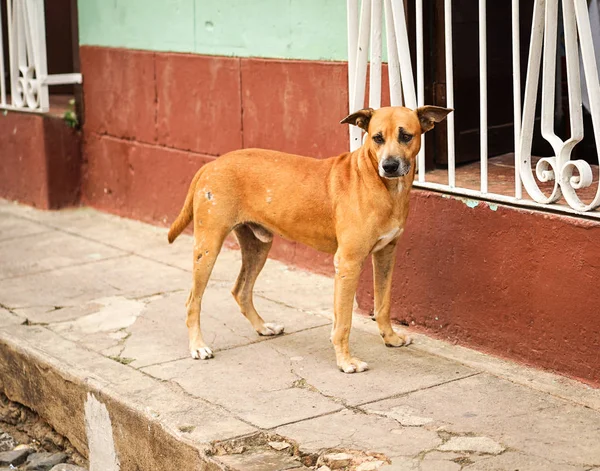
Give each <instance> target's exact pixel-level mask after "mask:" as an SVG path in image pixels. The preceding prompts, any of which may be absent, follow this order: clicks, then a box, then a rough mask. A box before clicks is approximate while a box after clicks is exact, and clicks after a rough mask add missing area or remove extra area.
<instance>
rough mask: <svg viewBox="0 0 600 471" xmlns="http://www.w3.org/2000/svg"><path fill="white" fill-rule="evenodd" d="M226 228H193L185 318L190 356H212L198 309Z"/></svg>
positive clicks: (203, 358)
mask: <svg viewBox="0 0 600 471" xmlns="http://www.w3.org/2000/svg"><path fill="white" fill-rule="evenodd" d="M227 233H228V231H227V230H214V229H213V230H212V231H207V230H204V229H202V230H198V229H197V228H195V230H194V269H193V275H192V276H193V279H192V290H191V292H190V295H189V298H188V300H187V303H186V305H187V318H186V321H185V323H186V325H187V328H188V334H189V340H190V353H191V355H192V358H196V359H198V358H200V359H202V360H206V359H208V358H212V357H213V352H212V350H211V349H210V348H209V347H208V345H206V343H205V342H204V339H203V338H202V331H201V329H200V310H201V304H202V296H203V295H204V290H205V289H206V284H207V283H208V279H209V278H210V274H211V272H212V269H213V267H214V265H215V261H216V260H217V256H218V255H219V252H220V251H221V246H222V245H223V241H224V240H225V237H226V236H227Z"/></svg>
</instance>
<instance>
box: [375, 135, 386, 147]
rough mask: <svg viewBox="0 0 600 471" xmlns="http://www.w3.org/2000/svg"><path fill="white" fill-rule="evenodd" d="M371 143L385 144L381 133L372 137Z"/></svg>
mask: <svg viewBox="0 0 600 471" xmlns="http://www.w3.org/2000/svg"><path fill="white" fill-rule="evenodd" d="M373 141H374V142H375V144H379V145H381V144H383V143H384V142H385V139H384V138H383V136H382V135H381V133H378V134H375V135H374V136H373Z"/></svg>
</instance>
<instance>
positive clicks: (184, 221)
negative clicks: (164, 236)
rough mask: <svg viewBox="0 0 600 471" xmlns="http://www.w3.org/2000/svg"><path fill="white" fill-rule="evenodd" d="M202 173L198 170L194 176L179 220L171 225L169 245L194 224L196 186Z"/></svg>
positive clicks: (178, 217)
mask: <svg viewBox="0 0 600 471" xmlns="http://www.w3.org/2000/svg"><path fill="white" fill-rule="evenodd" d="M201 173H202V169H200V170H198V171H197V172H196V175H194V178H193V179H192V183H190V189H189V190H188V193H187V196H186V197H185V203H183V208H181V211H180V213H179V216H177V219H175V221H174V222H173V224H171V228H170V229H169V244H172V243H173V241H174V240H175V239H177V236H179V234H181V233H182V232H183V230H184V229H185V228H186V227H187V225H188V224H189V223H190V222H192V219H193V217H194V192H195V191H196V184H197V183H198V179H199V178H200V175H201Z"/></svg>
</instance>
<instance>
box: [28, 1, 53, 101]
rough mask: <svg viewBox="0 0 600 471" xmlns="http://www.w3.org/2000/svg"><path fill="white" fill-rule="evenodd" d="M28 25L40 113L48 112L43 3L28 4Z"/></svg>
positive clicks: (48, 95) (32, 2)
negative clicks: (32, 49)
mask: <svg viewBox="0 0 600 471" xmlns="http://www.w3.org/2000/svg"><path fill="white" fill-rule="evenodd" d="M30 8H31V10H30V14H29V23H30V27H31V36H32V42H33V48H34V55H33V63H34V67H35V71H36V78H35V84H36V88H37V93H38V103H39V107H40V111H42V112H47V111H49V110H50V93H49V92H48V86H47V85H46V82H45V80H46V77H48V63H47V55H46V21H45V13H44V1H43V0H33V1H31V3H30Z"/></svg>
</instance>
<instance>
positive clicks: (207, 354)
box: [191, 347, 214, 360]
mask: <svg viewBox="0 0 600 471" xmlns="http://www.w3.org/2000/svg"><path fill="white" fill-rule="evenodd" d="M191 353H192V358H194V359H195V360H198V359H200V360H208V359H209V358H212V357H213V356H214V355H213V352H212V350H211V349H210V348H208V347H200V348H195V349H193V350H192V351H191Z"/></svg>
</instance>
